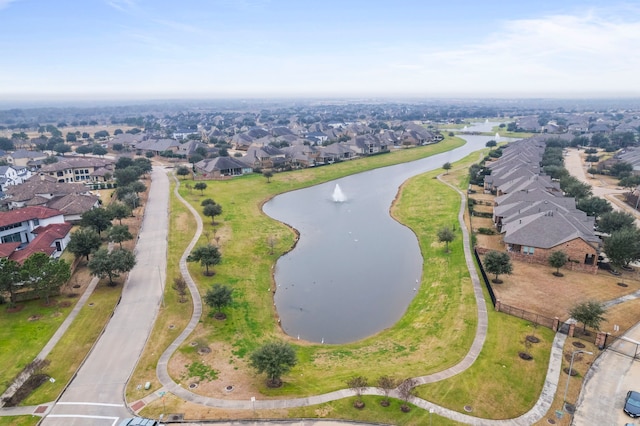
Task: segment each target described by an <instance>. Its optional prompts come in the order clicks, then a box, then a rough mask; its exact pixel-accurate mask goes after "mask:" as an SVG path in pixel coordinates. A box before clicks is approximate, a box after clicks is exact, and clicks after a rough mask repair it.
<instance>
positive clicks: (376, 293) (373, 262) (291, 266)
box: [264, 123, 503, 344]
mask: <svg viewBox="0 0 640 426" xmlns="http://www.w3.org/2000/svg"><path fill="white" fill-rule="evenodd" d="M495 125H497V123H482V124H479V125H476V126H474V127H472V128H471V129H472V130H474V131H476V130H477V131H483V128H487V130H485V131H489V130H491V127H492V126H495ZM464 139H465V140H466V141H467V143H466V144H465V145H463V146H462V147H460V148H456V149H454V150H452V151H449V152H446V153H442V154H438V155H434V156H432V157H429V158H425V159H421V160H417V161H413V162H410V163H404V164H399V165H395V166H389V167H385V168H381V169H376V170H372V171H368V172H364V173H360V174H356V175H352V176H347V177H344V178H341V179H338V180H335V181H331V182H327V183H324V184H321V185H317V186H314V187H311V188H305V189H301V190H298V191H292V192H288V193H285V194H281V195H278V196H277V197H275V198H273V199H272V200H270V201H269V202H268V203H266V204H265V205H264V212H265V213H266V214H267V215H269V216H270V217H272V218H274V219H277V220H279V221H281V222H283V223H286V224H288V225H290V226H292V227H293V228H295V229H297V230H298V232H299V233H300V239H299V241H298V244H297V245H296V247H295V249H293V250H292V251H291V252H289V253H287V254H285V255H284V256H282V257H281V258H280V259H278V261H277V263H276V266H275V282H276V293H275V295H274V302H275V304H276V308H277V311H278V315H279V317H280V321H281V326H282V329H283V330H284V331H285V333H287V334H288V335H290V336H293V337H294V338H299V339H304V340H307V341H312V342H318V343H327V344H329V343H347V342H353V341H357V340H360V339H363V338H365V337H368V336H371V335H373V334H375V333H377V332H379V331H382V330H384V329H385V328H388V327H390V326H392V325H393V324H394V323H396V322H397V321H398V320H399V319H400V318H401V317H402V315H403V314H404V312H405V310H406V309H407V307H408V306H409V303H410V302H411V300H412V299H413V297H414V295H415V294H416V291H417V288H418V286H419V285H420V281H421V274H422V262H423V259H422V256H421V254H420V248H419V246H418V241H417V239H416V236H415V235H414V233H413V232H412V231H411V230H410V229H408V228H407V227H405V226H403V225H401V224H399V223H398V222H396V221H395V220H393V219H392V218H391V216H390V214H389V208H390V207H391V203H392V202H393V199H394V197H395V196H396V194H397V192H398V188H399V187H400V185H401V184H402V183H403V182H404V181H406V180H407V179H409V178H410V177H412V176H415V175H418V174H421V173H425V172H427V171H429V170H434V169H436V168H440V167H442V165H443V164H444V163H445V162H454V161H457V160H459V159H461V158H463V157H465V156H467V155H468V154H470V153H472V152H474V151H477V150H479V149H481V148H483V147H484V146H485V143H486V142H487V141H489V140H491V139H495V137H494V136H480V135H465V136H464ZM502 140H503V139H501V141H502ZM327 167H331V166H327ZM452 220H455V219H454V218H452Z"/></svg>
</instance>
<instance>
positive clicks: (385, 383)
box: [378, 376, 398, 407]
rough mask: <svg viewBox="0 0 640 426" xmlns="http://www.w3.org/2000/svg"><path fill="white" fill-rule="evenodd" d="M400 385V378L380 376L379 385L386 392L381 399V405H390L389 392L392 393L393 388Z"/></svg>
mask: <svg viewBox="0 0 640 426" xmlns="http://www.w3.org/2000/svg"><path fill="white" fill-rule="evenodd" d="M396 386H398V380H397V379H395V378H393V377H391V376H380V377H378V387H379V388H381V389H382V392H384V399H383V400H382V401H380V405H382V406H383V407H388V406H389V393H391V390H392V389H395V387H396Z"/></svg>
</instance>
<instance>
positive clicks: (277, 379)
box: [249, 342, 297, 388]
mask: <svg viewBox="0 0 640 426" xmlns="http://www.w3.org/2000/svg"><path fill="white" fill-rule="evenodd" d="M249 363H250V365H251V366H252V367H253V368H255V369H256V370H257V371H258V374H261V373H266V375H267V386H268V387H271V388H275V387H279V386H281V385H282V380H281V377H282V376H283V375H284V374H286V373H288V372H289V371H290V370H291V368H292V367H293V366H295V365H296V364H297V358H296V352H295V350H294V349H293V346H291V345H290V344H288V343H286V342H271V343H266V344H265V345H263V346H261V347H260V348H258V349H256V350H255V351H254V352H253V353H252V354H251V355H250V357H249Z"/></svg>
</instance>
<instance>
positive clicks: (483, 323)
mask: <svg viewBox="0 0 640 426" xmlns="http://www.w3.org/2000/svg"><path fill="white" fill-rule="evenodd" d="M174 179H175V177H174ZM438 179H439V180H440V181H441V182H443V183H445V184H446V185H448V186H449V187H451V188H453V189H454V190H456V191H457V192H458V193H459V194H460V199H461V201H460V211H459V213H458V222H459V224H460V228H461V231H462V234H463V246H464V254H465V260H466V263H467V267H468V269H469V272H470V275H471V280H472V283H473V288H474V295H475V298H476V304H477V308H478V327H477V330H476V336H475V338H474V341H473V343H472V345H471V348H470V349H469V352H468V353H467V355H466V356H465V357H464V358H463V360H462V361H461V362H460V363H458V364H457V365H455V366H453V367H450V368H448V369H446V370H443V371H441V372H438V373H434V374H431V375H427V376H421V377H417V378H416V383H417V384H418V385H421V384H426V383H433V382H437V381H440V380H444V379H447V378H450V377H452V376H455V375H457V374H459V373H461V372H463V371H465V370H466V369H467V368H469V367H470V366H471V365H472V364H473V363H474V362H475V360H476V359H477V358H478V356H479V354H480V351H481V350H482V347H483V345H484V342H485V340H486V335H487V328H488V315H487V310H486V302H485V299H484V293H483V289H482V285H481V283H480V280H479V279H478V274H477V271H476V269H475V264H474V258H473V256H472V254H471V244H470V237H469V231H468V229H467V226H466V224H465V222H464V212H465V208H466V197H465V195H464V193H463V192H462V191H460V190H459V189H458V188H456V187H454V186H452V185H450V184H449V183H447V182H444V181H442V179H441V178H440V176H438ZM176 181H177V182H178V184H177V185H176V188H175V194H176V196H177V197H178V199H180V201H181V202H182V203H183V204H184V205H185V206H187V208H188V209H189V210H190V211H191V212H192V214H193V215H194V217H195V218H196V222H197V230H196V234H195V235H194V237H193V240H192V241H191V243H190V244H189V246H188V247H187V250H186V251H185V252H184V254H183V256H182V257H181V259H180V270H181V272H182V274H183V276H184V279H185V280H186V281H187V283H188V286H189V290H190V291H191V294H192V297H193V303H194V311H193V315H192V317H191V320H190V321H189V324H188V325H187V327H186V328H185V330H184V331H183V332H182V333H181V334H180V335H179V336H178V338H177V339H176V340H175V341H174V342H173V343H172V344H171V345H170V346H169V347H168V348H167V350H166V351H165V352H164V353H163V354H162V355H161V357H160V360H159V362H158V365H157V368H156V372H157V376H158V379H159V380H160V383H161V384H162V386H163V388H162V389H161V390H159V391H158V392H155V393H153V394H151V395H149V396H148V397H147V398H145V399H144V400H141V401H143V402H144V404H139V405H140V408H139V409H141V408H142V407H143V406H144V405H145V404H148V403H150V402H152V401H153V400H155V399H157V398H159V393H160V391H165V392H171V393H172V394H174V395H175V396H177V397H179V398H181V399H184V400H185V401H188V402H192V403H194V404H199V405H203V406H207V407H216V408H228V409H246V410H257V409H278V408H294V407H301V406H307V405H316V404H322V403H325V402H330V401H335V400H338V399H342V398H348V397H351V396H354V395H355V392H354V391H353V390H351V389H342V390H338V391H335V392H329V393H326V394H322V395H313V396H309V397H303V398H293V399H270V400H255V401H251V400H228V399H218V398H210V397H206V396H202V395H197V394H194V393H192V392H190V391H188V390H186V389H184V388H182V387H181V386H180V385H178V384H177V383H176V382H174V381H173V379H172V378H171V377H170V376H169V373H168V371H167V364H168V362H169V359H170V358H171V356H172V354H173V353H174V352H175V351H176V350H177V349H178V348H179V346H180V345H181V344H182V343H183V342H184V341H185V340H186V339H187V337H188V336H189V335H190V333H191V332H192V331H193V329H194V328H195V327H196V325H197V324H198V322H199V320H200V316H201V314H202V301H201V299H200V295H199V292H198V289H197V287H196V285H195V282H194V281H193V279H192V278H191V276H190V275H189V272H188V269H187V264H186V258H187V256H188V253H190V251H191V250H192V249H193V247H194V246H195V244H196V243H197V241H198V239H199V238H200V235H201V233H202V219H201V217H200V215H199V214H198V213H197V211H196V210H195V209H194V208H193V207H192V206H191V205H190V204H189V203H187V202H186V200H184V199H183V198H182V197H181V196H180V194H179V193H178V188H179V181H178V180H177V179H176ZM564 341H565V336H564V335H562V334H557V335H556V337H555V339H554V342H553V347H552V350H551V359H550V362H549V368H548V371H547V379H546V381H545V384H544V387H543V390H542V393H541V395H540V398H539V399H538V401H537V403H536V404H535V406H534V407H533V408H532V409H531V410H529V411H528V412H527V413H525V414H523V415H522V416H520V417H518V418H515V419H509V420H487V419H481V418H477V417H473V416H469V415H466V414H462V413H458V412H456V411H453V410H449V409H446V408H444V407H440V406H438V405H435V404H433V403H431V402H429V401H426V400H423V399H420V398H416V397H413V398H412V399H410V402H411V403H413V404H415V405H416V406H418V407H421V408H423V409H425V410H433V412H434V413H435V414H438V415H440V416H443V417H447V418H450V419H453V420H455V421H458V422H462V423H467V424H472V425H530V424H533V423H535V422H537V421H539V420H540V419H542V418H543V417H544V415H545V414H546V413H547V411H548V410H549V407H550V406H551V403H552V402H553V398H554V395H555V392H556V389H557V386H558V379H559V377H560V369H561V365H562V348H563V346H564ZM363 394H366V395H382V391H381V390H380V389H378V388H367V389H366V390H365V392H363ZM391 395H392V396H395V397H397V396H398V393H397V391H394V392H392V393H391Z"/></svg>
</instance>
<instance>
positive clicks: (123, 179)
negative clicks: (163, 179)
mask: <svg viewBox="0 0 640 426" xmlns="http://www.w3.org/2000/svg"><path fill="white" fill-rule="evenodd" d="M113 177H114V178H115V179H116V181H118V186H127V185H129V184H132V183H133V182H135V181H137V180H138V178H139V177H140V170H139V169H138V168H137V167H135V166H131V167H127V168H125V169H117V168H116V169H115V171H114V172H113Z"/></svg>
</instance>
